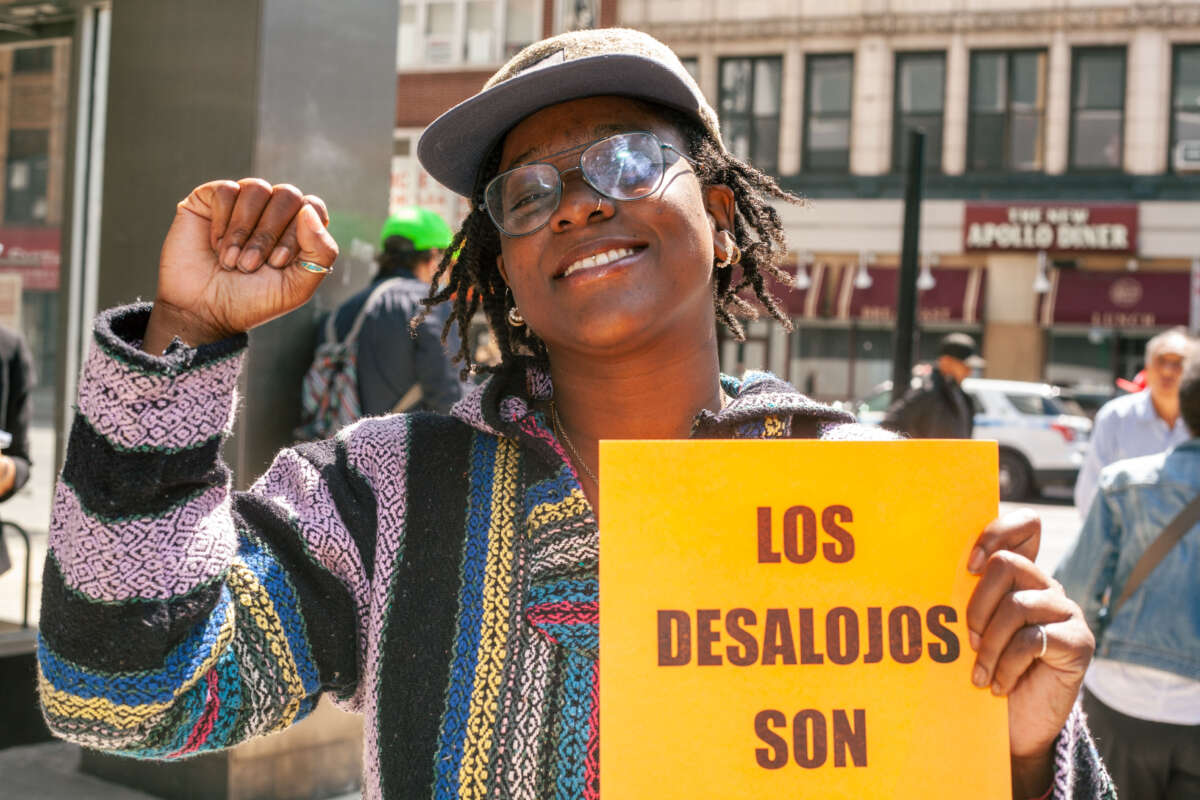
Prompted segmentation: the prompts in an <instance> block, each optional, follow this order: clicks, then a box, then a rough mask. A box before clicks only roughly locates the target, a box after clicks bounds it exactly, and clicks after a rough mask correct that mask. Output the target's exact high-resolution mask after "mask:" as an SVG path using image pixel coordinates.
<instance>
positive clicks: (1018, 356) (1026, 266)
mask: <svg viewBox="0 0 1200 800" xmlns="http://www.w3.org/2000/svg"><path fill="white" fill-rule="evenodd" d="M1036 275H1037V254H1036V253H993V254H991V255H989V256H988V260H987V301H986V302H987V313H986V314H985V315H984V318H985V319H986V320H987V326H986V328H985V329H984V336H983V357H984V358H985V359H987V369H986V370H985V375H986V377H988V378H1004V379H1008V380H1015V381H1040V380H1042V370H1043V366H1044V364H1043V362H1044V361H1045V359H1046V353H1045V349H1046V345H1045V337H1044V336H1043V335H1042V330H1041V328H1040V327H1039V326H1038V322H1037V319H1036V315H1037V294H1036V293H1035V292H1034V291H1033V279H1034V276H1036Z"/></svg>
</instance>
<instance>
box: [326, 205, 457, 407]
mask: <svg viewBox="0 0 1200 800" xmlns="http://www.w3.org/2000/svg"><path fill="white" fill-rule="evenodd" d="M453 236H454V234H453V232H452V231H451V230H450V226H449V225H447V224H446V221H445V220H443V219H442V218H441V217H440V216H439V215H438V214H437V213H436V212H434V211H430V210H429V209H427V208H420V207H418V206H408V207H405V208H401V209H400V210H398V211H397V212H396V213H395V214H392V215H391V216H390V217H388V219H387V221H386V222H385V223H384V224H383V228H382V229H381V230H380V232H379V248H380V252H379V262H378V263H379V271H378V272H377V273H376V275H375V277H374V279H373V280H372V281H371V285H370V286H368V287H366V288H365V289H363V290H362V291H360V292H358V293H357V294H355V295H353V296H351V297H350V298H349V299H348V300H346V301H345V302H344V303H342V305H341V306H339V307H338V309H337V311H336V312H334V313H335V317H334V324H333V327H334V330H335V332H336V334H337V337H338V339H339V340H341V339H343V338H344V337H345V336H346V335H347V334H348V333H349V332H350V330H351V328H352V327H353V326H354V322H355V319H356V318H357V317H358V316H359V314H362V328H361V330H360V331H359V332H358V340H357V366H358V398H359V403H360V405H361V409H362V414H363V416H378V415H380V414H390V413H393V412H399V411H436V412H438V413H441V414H446V413H448V412H449V411H450V406H452V405H454V404H455V403H456V402H458V400H459V398H460V397H462V395H463V384H462V382H461V381H459V378H458V372H459V370H458V369H457V368H456V367H455V366H454V365H453V364H452V363H451V361H450V358H451V354H453V353H456V352H458V349H459V342H458V336H457V335H456V334H455V332H454V331H450V333H449V336H448V337H447V339H446V343H445V344H444V345H443V344H442V329H443V328H444V327H445V325H446V320H447V318H448V317H449V315H450V310H449V308H448V307H447V306H444V305H443V306H438V307H437V308H435V309H434V310H433V311H431V312H430V313H429V314H427V315H426V316H425V317H424V319H422V320H421V321H420V323H419V324H417V325H415V326H413V325H412V324H411V323H412V321H413V320H414V319H415V318H416V317H417V315H418V314H419V313H420V312H421V309H422V305H421V300H422V299H423V298H425V297H427V296H428V295H429V284H430V283H431V281H432V280H433V275H434V273H435V272H437V265H438V262H439V261H441V259H442V253H443V251H445V249H446V248H447V247H449V246H450V240H451V239H452V238H453Z"/></svg>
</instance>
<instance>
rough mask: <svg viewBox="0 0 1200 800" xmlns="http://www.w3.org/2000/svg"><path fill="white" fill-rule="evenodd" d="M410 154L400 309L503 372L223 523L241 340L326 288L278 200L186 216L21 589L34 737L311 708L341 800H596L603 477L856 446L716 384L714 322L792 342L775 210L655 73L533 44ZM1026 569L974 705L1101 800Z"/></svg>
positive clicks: (1058, 601) (198, 744)
mask: <svg viewBox="0 0 1200 800" xmlns="http://www.w3.org/2000/svg"><path fill="white" fill-rule="evenodd" d="M420 155H421V158H422V161H423V163H424V164H425V166H426V168H427V169H428V170H429V171H430V172H431V173H432V174H433V175H434V176H435V177H436V178H437V179H438V180H440V181H441V182H442V183H444V184H446V185H447V186H450V187H451V188H453V189H455V190H457V191H459V192H461V193H463V194H464V195H467V196H469V197H470V198H471V200H472V211H471V213H470V215H469V216H468V218H467V219H466V221H465V223H464V225H463V227H462V229H461V230H460V231H459V233H458V234H457V235H456V237H455V240H454V243H453V244H452V245H451V247H450V248H449V249H450V251H456V250H457V251H459V252H458V256H457V259H456V260H454V261H453V262H451V260H450V259H446V260H445V261H443V263H442V265H441V267H440V276H439V277H443V276H444V277H446V278H447V279H448V280H447V282H446V284H445V286H444V288H442V289H440V290H434V293H433V295H432V296H431V298H430V299H429V301H428V304H429V305H430V306H432V305H435V304H437V303H440V302H452V303H453V304H454V306H453V307H454V314H453V316H452V321H453V322H456V323H457V325H458V327H459V330H460V331H461V332H463V333H465V332H466V330H467V325H468V324H469V322H470V320H471V317H472V316H473V315H474V314H475V312H476V311H477V310H478V309H479V307H480V306H482V308H483V310H484V311H485V313H486V315H487V317H488V319H489V320H490V322H491V325H492V327H493V329H494V330H495V331H496V332H497V334H498V335H497V338H498V340H499V342H500V345H501V349H502V352H503V360H502V363H501V364H500V365H499V366H498V367H497V368H495V369H494V370H493V374H492V375H490V376H489V378H488V379H487V380H486V381H485V382H484V383H483V384H482V385H481V386H480V387H479V389H478V390H477V391H476V392H475V393H474V394H473V395H471V396H469V397H468V398H466V399H464V400H463V401H462V402H460V403H459V404H458V405H457V406H456V407H455V410H454V412H453V413H452V415H451V416H448V417H443V416H436V415H426V414H418V415H395V416H389V417H379V418H369V419H366V420H363V421H361V422H359V423H357V424H355V425H353V426H351V427H349V428H347V429H346V430H344V431H343V432H342V433H340V434H339V435H338V436H337V437H336V438H335V439H333V440H330V441H326V442H320V443H315V444H306V445H302V446H299V447H296V448H294V449H287V450H284V451H282V452H281V453H280V454H279V456H278V457H277V459H276V460H275V462H274V464H273V465H272V466H271V468H270V469H269V470H268V471H267V473H266V474H265V475H263V476H262V477H261V478H260V479H259V480H258V481H257V482H256V483H255V484H254V486H253V487H252V488H251V490H250V491H248V492H245V493H235V492H231V491H230V488H229V485H230V480H229V474H228V470H227V469H226V467H225V466H224V464H223V463H222V462H221V460H220V446H221V442H222V439H223V437H224V436H225V434H226V433H227V432H228V430H229V424H230V419H231V417H232V413H233V408H234V389H235V385H236V383H237V376H238V371H239V368H240V365H241V361H242V353H243V350H244V348H245V346H246V335H245V331H247V330H249V329H250V328H252V327H254V326H255V325H258V324H261V323H263V322H265V321H267V320H269V319H272V318H274V317H276V316H279V315H281V314H284V313H287V312H288V311H290V310H292V309H294V308H296V307H298V306H299V305H301V304H302V303H304V302H305V301H306V300H307V299H308V298H309V297H310V296H311V294H312V292H313V291H314V289H315V287H316V286H317V284H318V283H319V281H320V280H321V278H322V275H323V274H324V273H325V272H327V271H328V268H329V266H330V265H331V264H332V263H333V261H334V258H335V256H336V254H337V247H336V244H335V243H334V242H333V241H332V240H331V239H330V238H329V236H328V234H327V233H326V232H325V229H324V227H323V225H322V219H323V217H324V208H323V206H322V205H321V203H320V201H319V200H317V199H316V198H311V197H308V198H306V197H304V196H302V195H301V194H300V193H299V192H298V191H296V190H295V189H294V188H293V187H289V186H273V187H272V186H270V185H268V184H266V183H265V182H261V181H257V180H243V181H240V182H238V183H234V182H231V181H216V182H213V183H209V184H205V185H203V186H201V187H198V188H197V189H196V190H195V191H193V192H192V194H191V195H190V196H189V197H188V198H187V199H186V200H184V201H183V202H182V203H181V204H180V206H179V211H178V214H177V216H176V219H175V222H174V223H173V225H172V226H171V230H170V231H169V232H168V234H167V238H166V242H165V244H164V246H163V252H162V258H161V266H160V273H159V274H160V277H159V286H158V292H157V295H156V299H155V302H154V303H153V304H152V305H150V304H146V305H140V306H130V307H126V308H122V309H117V310H114V311H110V312H107V313H106V314H104V315H102V316H101V318H100V319H99V321H98V322H97V325H96V334H95V347H94V348H93V351H92V353H91V355H90V356H89V359H88V362H87V365H86V367H85V370H84V379H83V381H82V384H81V389H80V396H79V406H78V407H79V414H78V416H77V419H76V423H75V427H74V429H73V431H72V433H71V441H70V446H69V452H68V455H67V459H66V464H65V466H64V469H63V475H62V480H61V482H60V484H59V486H58V490H57V495H56V507H55V515H54V523H53V529H52V533H51V555H50V557H49V559H48V560H47V564H46V571H45V577H44V586H45V594H44V600H43V612H42V628H41V647H40V655H41V660H40V668H41V680H42V684H41V685H42V701H43V705H44V708H45V712H46V717H47V719H48V720H49V722H50V724H51V725H52V727H53V728H54V729H55V730H56V731H57V732H58V733H59V734H60V735H63V736H68V737H70V738H72V739H75V740H76V741H79V742H81V743H84V744H87V745H89V746H93V747H101V748H105V749H110V750H121V751H124V752H127V753H131V754H133V755H136V756H139V757H143V758H173V757H179V756H185V755H188V754H191V753H197V752H202V751H205V750H212V749H217V748H222V747H228V746H230V745H233V744H236V743H237V742H240V741H244V740H246V739H248V738H250V737H253V736H256V735H259V734H264V733H269V732H272V731H276V730H280V729H282V728H285V727H287V726H288V725H290V724H291V723H292V722H294V721H296V720H298V719H300V718H302V717H303V716H304V715H306V714H307V713H308V712H309V711H310V710H311V709H312V707H313V705H314V704H315V702H316V701H317V698H318V697H319V696H320V695H321V694H322V693H329V694H330V695H331V696H332V697H333V698H334V699H336V700H337V701H338V702H340V703H341V704H342V705H344V706H345V707H348V708H350V709H354V710H358V711H360V712H361V713H362V714H363V715H364V716H365V718H366V747H365V762H366V763H365V776H364V784H365V794H366V796H368V797H372V798H411V797H430V796H432V797H454V796H460V797H485V796H486V797H503V798H542V797H549V796H551V795H554V796H558V797H597V796H598V793H599V780H598V769H597V753H598V742H599V738H598V737H599V717H598V685H597V676H598V669H597V661H596V657H597V649H598V642H597V626H596V622H597V609H598V602H599V598H598V588H597V586H598V581H597V558H598V544H599V528H598V522H599V520H600V514H601V512H602V509H600V508H599V506H598V505H597V499H598V497H597V487H598V477H599V476H598V474H597V443H598V442H599V441H600V440H601V439H605V438H609V439H613V438H683V437H689V436H692V437H760V438H779V437H788V436H792V437H820V438H825V439H846V438H863V437H866V436H878V435H879V434H872V433H868V432H866V431H864V430H863V429H860V428H858V427H856V426H855V425H854V424H853V420H852V419H851V418H849V417H848V416H846V415H844V414H842V413H840V412H838V411H835V410H833V409H830V408H825V407H823V406H820V405H817V404H815V403H813V402H811V401H809V400H808V399H806V398H805V397H803V396H801V395H799V394H798V393H797V392H796V391H795V390H794V389H792V388H791V387H790V386H788V385H787V384H785V383H782V382H781V381H778V380H776V379H774V378H771V377H769V376H765V375H757V376H752V377H750V378H747V379H745V380H742V381H738V380H734V379H731V378H722V377H721V376H720V375H719V373H718V361H717V344H716V334H715V327H716V323H717V322H718V320H719V321H720V322H722V323H724V324H725V325H727V326H728V327H729V328H730V329H731V330H732V331H733V333H734V334H735V335H736V334H740V333H741V327H740V324H739V322H738V320H737V317H738V315H739V314H741V313H743V312H745V311H747V310H748V309H747V308H746V306H745V303H744V302H743V301H742V300H741V299H740V297H739V292H741V291H744V290H747V289H748V290H751V291H752V292H753V294H754V295H755V296H756V297H757V298H758V300H759V302H760V303H761V304H762V306H764V307H765V308H766V309H767V310H768V311H769V312H770V313H771V314H772V315H774V316H775V317H776V318H778V319H779V320H780V321H781V322H786V321H785V319H784V317H783V314H782V313H781V312H780V309H779V306H778V305H777V304H776V302H775V300H774V298H773V297H772V296H771V294H770V292H769V280H770V279H772V278H773V279H775V280H784V279H785V276H784V275H783V274H782V273H781V271H780V269H779V266H778V264H779V261H780V258H781V256H782V254H783V250H784V242H783V236H782V232H781V226H780V221H779V217H778V215H777V214H776V213H775V211H774V210H773V209H772V208H771V206H770V205H768V201H770V200H780V201H787V200H789V199H790V198H789V197H788V196H787V195H786V194H785V193H784V192H782V191H781V190H780V189H779V188H778V186H776V184H775V183H774V182H773V181H771V179H769V178H768V177H766V176H764V175H763V174H762V173H760V172H758V171H757V170H755V169H753V168H752V167H750V166H749V165H746V164H744V163H741V162H739V161H738V160H737V159H735V158H733V157H732V156H731V155H730V154H729V152H728V151H727V150H726V149H725V147H724V146H723V144H722V142H721V137H720V129H719V126H718V122H717V118H716V114H715V113H714V112H713V110H712V108H711V107H710V106H709V105H708V103H707V102H706V101H705V100H704V97H703V95H702V94H701V92H700V90H699V89H698V88H697V87H696V85H695V83H694V81H692V79H691V78H690V77H689V76H688V75H687V73H686V71H685V70H684V68H683V67H682V65H681V64H680V63H679V60H678V59H677V58H676V57H675V55H674V54H673V53H671V51H670V50H668V49H667V48H666V47H664V46H663V45H661V44H660V43H658V42H657V41H655V40H653V39H651V38H650V37H648V36H645V35H643V34H639V33H636V32H633V31H619V30H612V31H589V32H579V33H571V34H566V35H563V36H560V37H557V38H554V39H550V40H547V41H544V42H539V43H537V44H534V45H532V46H531V47H529V48H527V49H526V50H525V51H523V52H522V53H520V54H518V55H517V56H516V57H515V58H514V59H513V60H512V61H511V62H510V63H509V64H507V65H506V66H505V67H504V68H502V69H501V70H500V72H498V73H497V74H496V76H494V77H493V78H492V80H491V81H489V83H488V85H487V86H486V87H485V89H484V90H483V91H482V92H480V94H478V95H476V96H475V97H473V98H471V99H470V100H468V101H466V102H464V103H463V104H462V105H460V106H457V107H456V108H454V109H452V110H450V111H449V112H447V114H446V115H444V116H443V117H442V118H440V119H439V120H438V121H437V122H436V123H434V125H433V126H431V128H430V129H429V130H428V131H427V133H426V134H425V136H424V138H423V139H422V142H421V145H420ZM447 272H448V274H447ZM440 282H441V281H440V280H436V281H435V282H434V285H435V286H437V285H438V284H439V283H440ZM463 341H464V342H465V341H466V337H465V336H464V337H463ZM461 355H462V357H463V358H464V359H465V360H466V361H467V366H469V360H470V352H469V351H468V350H466V349H465V345H464V350H463V351H462V353H461ZM1037 543H1038V523H1037V520H1036V519H1030V518H1028V517H1022V516H1017V517H1010V518H1006V519H1003V520H998V521H996V522H994V523H993V524H992V525H991V526H989V527H988V529H987V530H985V531H984V532H983V533H982V534H981V536H980V538H979V540H978V547H977V550H976V552H975V553H974V554H973V556H972V559H971V565H970V566H971V568H972V570H973V571H975V572H978V573H981V575H982V577H981V578H980V581H979V583H978V587H977V589H976V591H975V593H974V595H973V597H972V599H971V602H970V606H969V608H968V615H967V620H966V621H967V624H968V626H969V627H970V629H971V631H972V635H971V640H972V646H973V648H974V649H975V650H976V656H975V657H976V662H977V663H976V667H975V670H976V675H975V682H976V683H977V684H978V685H979V686H980V687H991V688H992V691H994V692H996V693H998V694H1007V695H1008V698H1009V710H1010V720H1011V731H1012V733H1011V737H1010V738H1011V750H1012V765H1013V796H1014V797H1016V798H1021V800H1025V798H1029V797H1036V796H1042V797H1048V796H1050V794H1051V793H1053V794H1054V796H1055V797H1059V798H1065V797H1072V798H1084V797H1087V798H1095V797H1112V796H1113V794H1112V790H1111V786H1110V784H1109V782H1108V781H1107V777H1106V776H1105V774H1104V770H1103V767H1102V766H1101V765H1100V764H1099V761H1098V759H1097V757H1096V755H1095V750H1094V748H1092V747H1091V742H1090V739H1089V738H1088V734H1087V731H1086V728H1085V726H1084V723H1083V720H1082V718H1081V716H1080V715H1079V713H1078V712H1076V711H1074V710H1073V702H1074V698H1075V695H1076V692H1077V690H1078V688H1079V684H1080V681H1081V678H1082V675H1083V671H1084V668H1085V666H1086V664H1087V662H1088V659H1089V657H1090V654H1091V649H1092V642H1091V638H1090V636H1089V634H1088V632H1087V627H1086V625H1085V624H1084V622H1083V620H1082V616H1081V614H1080V611H1079V608H1078V607H1077V606H1075V605H1074V604H1073V603H1071V602H1070V601H1069V600H1067V599H1066V597H1065V596H1063V593H1062V590H1061V588H1059V587H1058V586H1057V585H1055V584H1054V583H1053V582H1052V581H1050V580H1049V579H1048V578H1047V577H1046V576H1045V575H1044V574H1043V573H1042V572H1041V571H1040V570H1039V569H1038V568H1037V567H1036V566H1034V564H1033V563H1032V561H1031V559H1032V558H1033V557H1034V556H1035V555H1036V551H1037Z"/></svg>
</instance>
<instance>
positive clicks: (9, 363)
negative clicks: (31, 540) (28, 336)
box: [0, 325, 34, 573]
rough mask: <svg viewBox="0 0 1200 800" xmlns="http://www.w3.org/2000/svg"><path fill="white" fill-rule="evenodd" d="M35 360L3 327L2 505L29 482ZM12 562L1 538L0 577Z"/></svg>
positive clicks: (0, 384) (0, 373)
mask: <svg viewBox="0 0 1200 800" xmlns="http://www.w3.org/2000/svg"><path fill="white" fill-rule="evenodd" d="M33 385H34V373H33V356H32V355H30V352H29V346H28V345H26V344H25V339H24V337H22V336H21V334H20V333H18V332H17V331H15V330H13V329H12V328H9V327H7V326H4V325H0V453H3V454H2V455H0V503H2V502H4V501H5V500H7V499H8V498H10V497H12V496H13V495H14V494H16V492H17V490H18V489H20V488H21V487H22V486H24V485H25V483H26V481H28V480H29V418H30V416H31V414H32V406H33V403H32V400H31V396H30V394H29V392H30V390H31V389H33ZM11 564H12V562H11V560H10V559H9V556H8V549H7V547H6V545H5V544H4V537H3V536H2V535H0V573H3V572H5V571H6V570H8V568H9V567H10V566H11Z"/></svg>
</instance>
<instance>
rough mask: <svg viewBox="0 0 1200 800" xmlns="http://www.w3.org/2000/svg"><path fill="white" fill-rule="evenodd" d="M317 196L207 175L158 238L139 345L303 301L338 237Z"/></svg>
mask: <svg viewBox="0 0 1200 800" xmlns="http://www.w3.org/2000/svg"><path fill="white" fill-rule="evenodd" d="M328 223H329V212H328V211H327V210H326V208H325V203H324V202H323V201H322V200H321V198H319V197H316V196H314V195H304V194H302V193H301V192H300V190H299V189H297V188H296V187H295V186H291V185H289V184H285V183H284V184H277V185H275V186H272V185H271V184H269V183H267V182H266V181H264V180H261V179H259V178H243V179H242V180H240V181H237V182H236V183H235V182H234V181H228V180H221V181H211V182H209V183H206V184H204V185H202V186H198V187H196V188H195V189H193V190H192V193H191V194H189V195H188V196H187V198H186V199H185V200H184V201H183V202H181V203H180V204H179V206H178V208H177V210H176V213H175V221H174V222H173V223H172V224H171V229H170V230H169V231H168V232H167V238H166V240H165V241H164V242H163V248H162V255H161V256H160V258H159V265H158V291H157V293H156V295H155V300H154V311H153V313H152V314H151V316H150V323H149V326H148V328H147V330H146V337H145V341H144V343H143V348H144V349H145V350H146V351H147V352H151V353H155V354H159V353H161V352H162V351H163V349H164V348H165V347H166V346H167V345H168V344H169V343H170V341H171V339H172V338H173V337H175V336H178V337H179V338H181V339H182V340H183V341H184V342H185V343H187V344H190V345H199V344H204V343H207V342H214V341H218V340H220V339H223V338H226V337H228V336H232V335H233V334H236V333H241V332H242V331H248V330H250V329H251V328H253V327H255V326H256V325H261V324H262V323H264V322H267V321H268V320H271V319H274V318H275V317H279V316H282V315H283V314H286V313H287V312H289V311H291V310H292V309H294V308H297V307H299V306H301V305H303V304H304V303H305V302H306V301H307V300H308V299H309V298H310V297H312V295H313V292H315V291H316V289H317V286H319V285H320V283H321V280H322V279H323V278H324V277H325V274H326V273H327V272H328V270H329V268H330V267H332V265H333V262H334V260H335V259H336V258H337V255H338V246H337V242H335V241H334V240H333V237H332V236H330V235H329V232H328V231H327V230H326V229H325V226H326V225H327V224H328Z"/></svg>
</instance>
